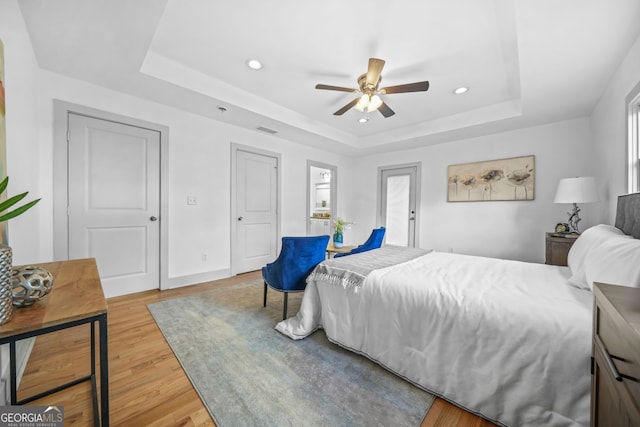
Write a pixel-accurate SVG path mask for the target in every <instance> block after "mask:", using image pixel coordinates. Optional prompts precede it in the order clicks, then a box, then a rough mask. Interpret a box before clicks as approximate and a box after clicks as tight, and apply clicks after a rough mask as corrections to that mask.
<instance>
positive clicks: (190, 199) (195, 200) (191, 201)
mask: <svg viewBox="0 0 640 427" xmlns="http://www.w3.org/2000/svg"><path fill="white" fill-rule="evenodd" d="M187 204H188V205H197V204H198V196H187Z"/></svg>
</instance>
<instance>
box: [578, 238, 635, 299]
mask: <svg viewBox="0 0 640 427" xmlns="http://www.w3.org/2000/svg"><path fill="white" fill-rule="evenodd" d="M627 237H628V236H618V237H614V238H611V239H609V240H607V241H606V242H604V243H602V244H601V245H599V246H597V247H595V248H593V249H591V250H590V251H589V253H588V254H587V257H586V259H585V274H586V279H587V284H588V285H589V288H591V289H592V288H593V282H602V283H610V284H612V285H621V286H631V287H634V288H640V240H639V239H633V238H627Z"/></svg>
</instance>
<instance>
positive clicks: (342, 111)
mask: <svg viewBox="0 0 640 427" xmlns="http://www.w3.org/2000/svg"><path fill="white" fill-rule="evenodd" d="M358 101H360V98H356V99H354V100H353V101H351V102H350V103H348V104H347V105H345V106H344V107H342V108H341V109H339V110H338V111H336V112H335V113H333V115H334V116H341V115H343V114H344V113H346V112H347V111H349V110H350V109H352V108H353V106H354V105H356V104H357V103H358Z"/></svg>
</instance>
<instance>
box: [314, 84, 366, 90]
mask: <svg viewBox="0 0 640 427" xmlns="http://www.w3.org/2000/svg"><path fill="white" fill-rule="evenodd" d="M316 89H324V90H339V91H341V92H356V91H357V89H351V88H348V87H341V86H331V85H316Z"/></svg>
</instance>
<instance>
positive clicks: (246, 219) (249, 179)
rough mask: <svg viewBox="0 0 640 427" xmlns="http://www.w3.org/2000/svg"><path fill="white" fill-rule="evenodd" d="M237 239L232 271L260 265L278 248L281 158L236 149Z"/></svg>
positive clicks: (243, 270) (253, 268) (268, 260)
mask: <svg viewBox="0 0 640 427" xmlns="http://www.w3.org/2000/svg"><path fill="white" fill-rule="evenodd" d="M235 224H236V233H235V235H236V241H235V256H234V260H233V263H234V268H233V271H234V273H236V274H239V273H244V272H247V271H254V270H259V269H261V268H262V267H263V266H264V265H265V264H267V263H269V262H272V261H273V260H274V259H276V256H277V250H278V159H277V158H276V157H272V156H267V155H262V154H257V153H251V152H248V151H243V150H238V151H237V153H236V218H235Z"/></svg>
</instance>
